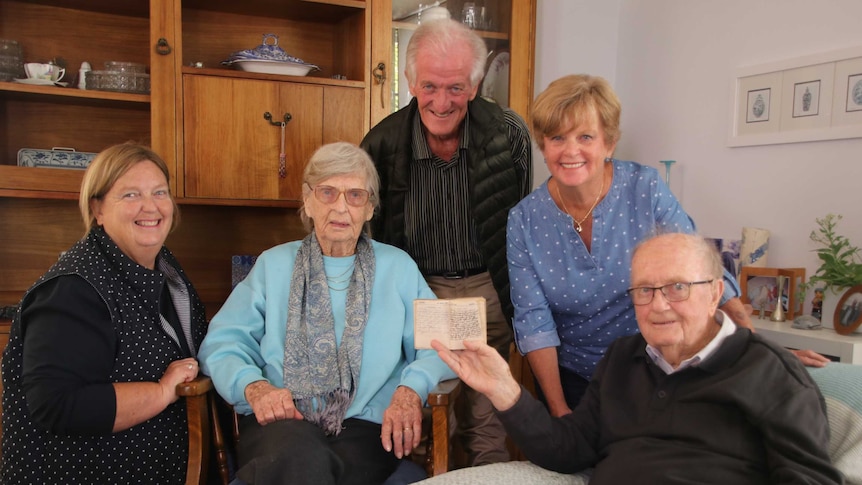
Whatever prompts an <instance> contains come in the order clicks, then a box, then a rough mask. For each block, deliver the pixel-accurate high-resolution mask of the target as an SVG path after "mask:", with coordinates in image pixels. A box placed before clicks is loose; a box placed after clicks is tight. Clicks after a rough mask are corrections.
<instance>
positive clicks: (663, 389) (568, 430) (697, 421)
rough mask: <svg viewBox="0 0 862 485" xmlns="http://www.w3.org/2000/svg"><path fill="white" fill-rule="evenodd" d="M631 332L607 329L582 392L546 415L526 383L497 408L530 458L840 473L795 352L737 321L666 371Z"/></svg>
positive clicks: (698, 471) (689, 480)
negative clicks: (511, 401)
mask: <svg viewBox="0 0 862 485" xmlns="http://www.w3.org/2000/svg"><path fill="white" fill-rule="evenodd" d="M645 345H646V342H645V341H644V339H643V337H642V336H641V335H640V334H638V335H633V336H630V337H623V338H620V339H618V340H617V341H615V342H614V343H613V344H612V345H611V346H610V348H609V349H608V351H607V353H606V355H605V357H604V358H603V359H602V360H601V362H600V363H599V366H598V368H597V370H596V374H595V376H594V377H593V379H592V381H591V382H590V386H589V389H588V390H587V394H586V395H585V396H584V399H583V400H582V401H581V403H580V404H579V405H578V407H577V408H576V409H575V410H574V412H573V413H572V414H570V415H567V416H564V417H562V418H552V417H550V416H549V414H548V412H547V411H546V410H545V408H544V407H543V406H542V405H541V404H540V403H539V402H538V401H536V400H535V399H533V398H532V397H531V396H530V395H529V394H528V393H527V392H526V391H524V390H522V393H521V398H520V400H519V401H518V402H517V404H515V406H513V407H512V408H511V409H509V410H507V411H505V412H501V413H499V415H500V417H501V420H502V421H503V423H504V425H505V426H506V429H507V431H508V432H509V434H510V435H511V436H512V438H513V439H514V440H515V442H516V443H517V445H518V446H519V447H520V449H521V450H523V452H524V453H525V454H526V455H527V457H528V458H529V459H530V461H532V462H534V463H536V464H538V465H540V466H542V467H544V468H548V469H551V470H555V471H558V472H563V473H574V472H577V471H580V470H583V469H585V468H589V467H595V470H594V472H593V476H592V478H591V480H590V484H591V485H603V484H611V485H617V484H621V483H661V484H683V483H686V484H706V483H715V484H722V485H725V484H734V485H738V484H763V483H810V484H830V483H843V479H842V477H841V474H840V472H838V471H837V470H836V469H835V468H834V467H833V466H832V465H831V464H830V461H829V456H828V453H827V452H828V449H829V429H828V423H827V420H826V405H825V403H824V401H823V397H822V396H821V394H820V391H819V389H818V388H817V386H816V384H815V383H814V382H813V381H812V379H811V377H810V376H809V374H808V372H807V371H806V370H805V368H804V367H803V366H802V364H801V363H800V362H799V360H798V359H797V358H795V357H794V356H793V355H792V354H790V353H789V352H787V351H786V350H784V349H783V348H780V347H778V346H777V345H775V344H773V343H771V342H769V341H767V340H764V339H763V338H761V337H760V336H758V335H755V334H752V333H751V332H750V331H749V330H747V329H742V328H740V329H738V330H737V331H736V332H735V333H734V334H733V335H732V336H730V337H729V338H728V339H727V340H725V341H724V343H723V344H722V346H721V347H720V348H719V349H718V350H717V351H716V353H715V354H713V355H712V356H711V357H710V358H708V359H707V360H706V361H704V362H703V363H702V364H700V365H699V366H698V367H692V368H688V369H685V370H683V371H680V372H678V373H674V374H671V375H666V374H665V373H664V372H663V371H662V370H661V369H659V368H658V367H657V366H656V365H654V364H653V362H652V361H651V359H650V358H649V357H648V356H647V354H646V351H645V349H644V347H645Z"/></svg>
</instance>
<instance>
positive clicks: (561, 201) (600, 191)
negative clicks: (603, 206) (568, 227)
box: [554, 174, 605, 234]
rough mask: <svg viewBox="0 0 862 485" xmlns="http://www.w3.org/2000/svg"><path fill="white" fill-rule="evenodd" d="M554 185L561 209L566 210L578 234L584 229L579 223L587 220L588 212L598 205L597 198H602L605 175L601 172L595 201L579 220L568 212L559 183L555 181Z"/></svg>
mask: <svg viewBox="0 0 862 485" xmlns="http://www.w3.org/2000/svg"><path fill="white" fill-rule="evenodd" d="M554 186H555V187H556V188H557V197H559V198H560V203H561V204H563V210H564V211H566V215H567V216H569V217H571V218H572V222H574V223H575V230H576V231H578V234H580V233H581V231H583V229H584V228H583V227H581V224H583V223H584V221H585V220H587V217H590V214H592V213H593V209H595V208H596V206H597V205H599V199H601V198H602V192H604V191H605V175H604V174H602V188H600V189H599V195H597V196H596V200H595V202H593V206H592V207H590V210H588V211H587V214H586V215H585V216H584V218H583V219H581V220H577V219H575V216H573V215H572V213H571V212H569V208H568V207H566V199H564V198H563V194H561V193H560V183H559V182H557V183H556V184H555V185H554Z"/></svg>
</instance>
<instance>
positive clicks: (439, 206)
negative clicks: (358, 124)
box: [404, 108, 533, 274]
mask: <svg viewBox="0 0 862 485" xmlns="http://www.w3.org/2000/svg"><path fill="white" fill-rule="evenodd" d="M503 113H504V119H505V122H506V127H507V131H508V133H507V136H508V138H509V145H510V147H511V151H512V160H513V162H514V163H515V165H516V166H517V167H518V168H519V170H521V171H522V173H524V174H525V177H524V180H523V184H524V186H523V187H522V191H521V194H522V197H523V196H526V195H527V194H529V193H530V190H531V189H532V185H533V180H532V170H531V168H532V163H533V162H532V148H531V146H530V134H529V130H528V129H527V125H526V124H525V123H524V120H522V119H521V117H520V116H518V114H517V113H515V112H514V111H512V110H510V109H507V108H504V109H503ZM469 120H470V117H469V116H468V117H465V118H464V121H463V122H462V124H461V138H460V141H459V145H458V150H456V151H455V153H454V154H453V155H452V159H451V160H443V159H441V158H440V157H438V156H436V155H434V154H433V153H432V152H431V148H430V147H429V146H428V141H427V140H426V139H425V136H424V134H423V133H424V130H423V127H422V121H421V117H419V116H415V117H414V121H413V140H412V145H413V166H412V167H411V170H410V190H409V191H408V193H407V198H406V201H405V208H404V211H405V212H404V215H405V225H406V227H405V236H406V247H405V250H406V251H407V253H409V254H410V255H411V256H412V257H413V259H414V260H415V261H416V263H417V264H418V265H419V268H420V269H421V270H422V272H423V273H426V274H428V273H431V274H436V273H442V272H448V271H462V270H465V269H473V268H483V267H485V261H484V258H482V254H481V253H480V251H479V247H480V245H479V233H478V229H477V227H476V224H474V222H473V213H472V210H471V203H470V197H471V190H470V189H471V187H470V180H469V170H468V168H469V167H468V160H467V156H468V155H467V154H468V151H467V147H468V146H469V143H470V140H469V133H470V130H469V125H468V124H469Z"/></svg>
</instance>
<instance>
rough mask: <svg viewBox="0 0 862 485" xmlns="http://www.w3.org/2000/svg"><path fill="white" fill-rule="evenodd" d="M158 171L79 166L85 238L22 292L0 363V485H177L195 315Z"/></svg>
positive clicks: (106, 160) (134, 155)
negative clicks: (169, 240)
mask: <svg viewBox="0 0 862 485" xmlns="http://www.w3.org/2000/svg"><path fill="white" fill-rule="evenodd" d="M168 176H169V174H168V169H167V166H166V165H165V162H164V161H163V160H162V159H161V158H160V157H159V156H158V155H156V154H155V153H153V152H152V151H151V150H149V149H147V148H145V147H141V146H138V145H132V144H124V145H117V146H114V147H111V148H108V149H106V150H105V151H103V152H102V153H101V154H99V155H98V156H97V157H96V158H95V159H94V160H93V162H92V164H91V165H90V167H89V168H88V169H87V172H86V174H85V175H84V181H83V184H82V186H81V195H80V201H79V202H80V209H81V213H82V215H83V217H84V224H85V226H86V229H87V234H86V236H85V237H84V238H83V239H81V240H80V241H78V242H77V243H76V244H75V245H73V246H72V248H71V249H69V250H68V251H67V252H66V253H65V254H64V255H63V256H61V258H60V259H59V261H57V263H56V264H54V266H53V267H51V268H50V269H49V270H48V272H47V273H45V274H44V275H43V276H42V277H41V278H40V279H39V280H38V281H37V282H36V283H35V284H34V285H33V286H32V287H31V288H30V289H29V290H28V291H27V293H26V294H25V295H24V298H23V299H22V301H21V305H20V310H19V311H18V313H17V314H16V315H15V318H14V319H13V323H12V332H11V336H10V340H9V345H8V347H7V348H6V352H5V353H4V355H3V369H2V372H3V386H4V393H3V431H4V434H3V442H2V445H3V462H2V482H3V483H5V484H18V483H28V484H32V483H52V484H53V483H63V484H66V483H93V484H95V483H100V484H101V483H105V484H108V483H117V484H119V483H123V484H126V483H148V484H154V483H158V484H174V483H175V484H179V483H184V481H185V469H186V460H187V456H188V453H187V450H188V433H187V423H186V411H185V401H183V400H178V398H177V395H176V392H175V388H176V385H177V384H178V383H180V382H185V381H189V380H191V379H193V378H194V377H195V376H196V375H197V373H198V365H197V362H196V360H195V359H194V356H195V354H196V352H197V349H198V348H199V347H200V343H201V341H202V340H203V336H204V333H205V331H206V317H205V314H204V309H203V305H202V304H201V302H200V299H199V298H198V295H197V293H196V292H195V290H194V288H193V287H192V285H191V283H190V282H189V280H188V279H187V278H186V276H185V274H184V273H183V270H182V268H180V265H179V263H178V262H177V261H176V259H175V258H174V257H173V255H172V254H171V253H170V251H168V249H167V248H165V247H164V242H165V238H166V237H167V235H168V233H169V232H170V231H171V230H172V229H173V228H174V227H175V225H176V223H177V220H178V214H177V207H176V205H175V203H174V200H173V198H172V197H171V194H170V192H169V188H168Z"/></svg>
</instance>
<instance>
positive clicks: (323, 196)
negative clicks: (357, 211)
mask: <svg viewBox="0 0 862 485" xmlns="http://www.w3.org/2000/svg"><path fill="white" fill-rule="evenodd" d="M311 190H312V191H313V192H314V197H315V198H316V199H317V200H318V201H320V202H322V203H324V204H332V203H334V202H335V201H336V200H338V197H340V196H341V194H344V201H345V202H347V205H351V206H353V207H362V206H364V205H365V204H367V203H368V198H369V197H370V196H371V194H369V193H368V191H367V190H365V189H345V190H339V189H336V188H335V187H332V186H329V185H317V186H315V187H312V189H311Z"/></svg>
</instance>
